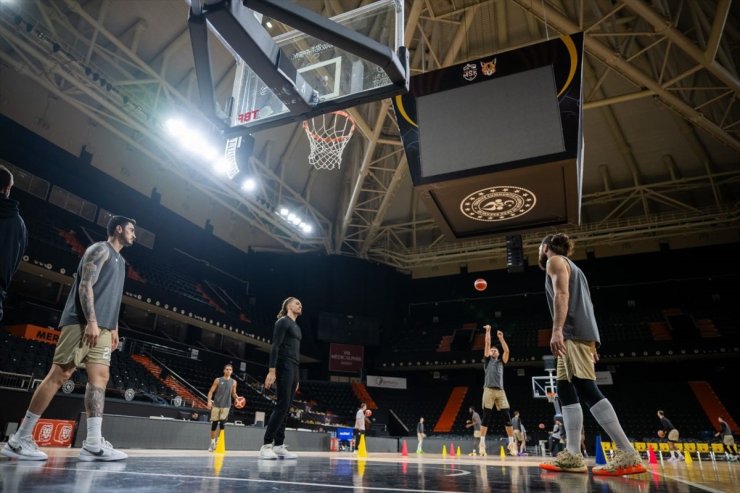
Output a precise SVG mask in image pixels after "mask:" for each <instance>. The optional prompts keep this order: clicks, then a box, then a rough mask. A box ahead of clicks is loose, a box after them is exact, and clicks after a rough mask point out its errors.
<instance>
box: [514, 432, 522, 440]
mask: <svg viewBox="0 0 740 493" xmlns="http://www.w3.org/2000/svg"><path fill="white" fill-rule="evenodd" d="M514 438H515V439H516V441H517V442H523V441H524V435H523V434H522V430H514Z"/></svg>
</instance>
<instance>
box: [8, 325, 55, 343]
mask: <svg viewBox="0 0 740 493" xmlns="http://www.w3.org/2000/svg"><path fill="white" fill-rule="evenodd" d="M8 332H10V333H11V334H13V335H14V336H17V337H22V338H24V339H28V340H29V341H38V342H47V343H49V344H56V343H57V341H58V340H59V334H61V333H62V331H60V330H54V329H49V328H47V327H39V326H38V325H32V324H22V325H13V326H11V327H8Z"/></svg>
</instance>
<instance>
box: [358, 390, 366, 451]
mask: <svg viewBox="0 0 740 493" xmlns="http://www.w3.org/2000/svg"><path fill="white" fill-rule="evenodd" d="M365 410H367V404H365V403H364V402H363V403H362V404H360V409H358V410H357V412H356V413H355V451H357V448H358V447H359V446H360V436H362V435H364V434H365Z"/></svg>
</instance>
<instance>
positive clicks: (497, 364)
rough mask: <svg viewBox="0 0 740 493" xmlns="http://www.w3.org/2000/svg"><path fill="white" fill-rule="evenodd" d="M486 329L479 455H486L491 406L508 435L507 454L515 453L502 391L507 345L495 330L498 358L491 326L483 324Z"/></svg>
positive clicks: (502, 335) (505, 399)
mask: <svg viewBox="0 0 740 493" xmlns="http://www.w3.org/2000/svg"><path fill="white" fill-rule="evenodd" d="M483 328H484V329H485V330H486V338H485V347H484V349H483V356H484V358H485V363H484V364H483V370H484V371H485V372H486V377H485V383H484V384H483V385H484V386H483V419H482V423H481V427H480V445H479V446H478V451H479V453H480V455H482V456H485V455H486V434H487V433H488V428H489V427H490V426H491V425H492V424H493V420H494V417H495V414H494V412H493V408H494V407H495V408H496V410H497V411H498V412H499V414H500V415H501V417H502V418H503V419H504V423H505V425H504V426H505V428H506V435H507V436H508V437H509V445H508V447H507V448H508V449H509V454H511V455H516V454H517V451H516V444H515V443H514V431H513V429H512V427H511V415H509V401H508V399H507V398H506V392H505V391H504V365H505V364H506V363H508V362H509V345H508V344H506V340H505V339H504V333H503V332H501V331H500V330H499V331H496V337H497V338H498V340H499V343H500V344H501V348H502V349H503V351H504V353H503V355H501V358H500V359H499V351H498V348H497V347H491V326H490V325H484V326H483Z"/></svg>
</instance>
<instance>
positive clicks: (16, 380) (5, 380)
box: [0, 371, 33, 390]
mask: <svg viewBox="0 0 740 493" xmlns="http://www.w3.org/2000/svg"><path fill="white" fill-rule="evenodd" d="M32 382H33V375H25V374H23V373H11V372H8V371H0V389H8V390H31V383H32Z"/></svg>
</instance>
